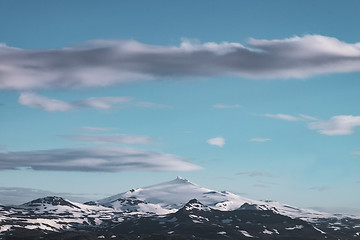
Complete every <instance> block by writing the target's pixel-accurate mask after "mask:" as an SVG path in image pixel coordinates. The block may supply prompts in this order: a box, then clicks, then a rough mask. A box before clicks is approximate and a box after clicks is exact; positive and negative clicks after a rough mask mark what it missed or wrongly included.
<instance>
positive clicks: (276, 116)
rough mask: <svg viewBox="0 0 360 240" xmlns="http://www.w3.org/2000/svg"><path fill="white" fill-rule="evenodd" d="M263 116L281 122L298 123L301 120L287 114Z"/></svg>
mask: <svg viewBox="0 0 360 240" xmlns="http://www.w3.org/2000/svg"><path fill="white" fill-rule="evenodd" d="M264 116H265V117H268V118H276V119H282V120H286V121H300V120H301V119H300V118H298V117H295V116H292V115H288V114H281V113H278V114H270V113H267V114H265V115H264Z"/></svg>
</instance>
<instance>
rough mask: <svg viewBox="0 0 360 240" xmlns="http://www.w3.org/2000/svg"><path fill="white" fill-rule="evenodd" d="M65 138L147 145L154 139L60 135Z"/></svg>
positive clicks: (131, 136) (120, 135)
mask: <svg viewBox="0 0 360 240" xmlns="http://www.w3.org/2000/svg"><path fill="white" fill-rule="evenodd" d="M61 137H64V138H66V139H71V140H77V141H86V142H95V143H116V144H137V145H148V144H151V143H154V142H155V140H154V139H152V138H151V137H148V136H137V135H125V134H111V135H90V134H89V135H62V136H61Z"/></svg>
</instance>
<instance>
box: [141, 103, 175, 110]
mask: <svg viewBox="0 0 360 240" xmlns="http://www.w3.org/2000/svg"><path fill="white" fill-rule="evenodd" d="M134 106H136V107H142V108H154V109H164V108H173V107H172V106H169V105H165V104H160V103H153V102H137V103H134Z"/></svg>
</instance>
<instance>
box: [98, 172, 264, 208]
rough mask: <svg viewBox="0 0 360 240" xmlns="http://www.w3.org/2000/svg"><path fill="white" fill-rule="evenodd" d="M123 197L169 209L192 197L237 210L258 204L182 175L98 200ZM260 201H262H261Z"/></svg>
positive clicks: (178, 206)
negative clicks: (248, 204)
mask: <svg viewBox="0 0 360 240" xmlns="http://www.w3.org/2000/svg"><path fill="white" fill-rule="evenodd" d="M122 199H137V200H141V201H144V202H146V203H152V204H158V205H160V206H161V207H162V208H165V209H168V210H176V209H180V208H181V207H183V206H184V205H185V204H187V203H188V202H189V201H190V200H191V199H197V200H198V201H200V202H201V203H203V204H205V205H206V206H209V207H212V208H215V209H219V210H225V211H226V210H235V209H237V208H239V207H240V206H242V205H243V204H244V203H245V202H248V203H252V204H256V203H257V201H253V200H251V199H247V198H243V197H240V196H237V195H235V194H232V193H229V192H218V191H214V190H210V189H207V188H203V187H201V186H199V185H197V184H195V183H192V182H190V181H189V180H187V179H184V178H182V177H177V178H176V179H174V180H172V181H169V182H164V183H160V184H156V185H151V186H148V187H144V188H138V189H132V190H130V191H127V192H124V193H120V194H117V195H114V196H111V197H108V198H105V199H101V200H99V201H98V203H99V204H101V205H105V206H108V205H109V203H114V201H117V200H120V201H121V200H122ZM259 203H260V202H259Z"/></svg>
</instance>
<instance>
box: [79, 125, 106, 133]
mask: <svg viewBox="0 0 360 240" xmlns="http://www.w3.org/2000/svg"><path fill="white" fill-rule="evenodd" d="M80 129H81V130H83V131H87V132H98V131H111V130H112V128H101V127H90V126H82V127H80Z"/></svg>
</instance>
